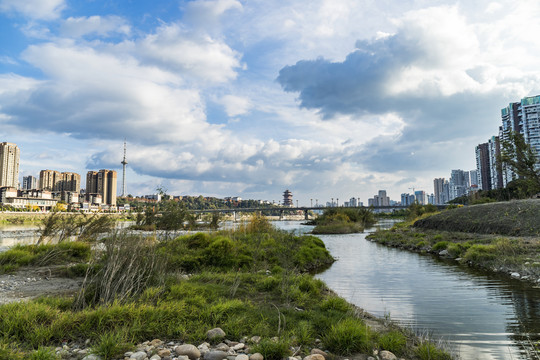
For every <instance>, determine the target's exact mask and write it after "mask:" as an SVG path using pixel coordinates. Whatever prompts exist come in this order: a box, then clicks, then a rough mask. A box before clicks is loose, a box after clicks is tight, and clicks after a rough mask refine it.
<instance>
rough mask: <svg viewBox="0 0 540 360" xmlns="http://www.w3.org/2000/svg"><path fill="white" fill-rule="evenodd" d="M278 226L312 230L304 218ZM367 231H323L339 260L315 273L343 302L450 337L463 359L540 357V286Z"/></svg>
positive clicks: (434, 336) (435, 335)
mask: <svg viewBox="0 0 540 360" xmlns="http://www.w3.org/2000/svg"><path fill="white" fill-rule="evenodd" d="M381 225H382V226H385V225H391V222H383V223H382V224H381ZM278 226H279V227H281V228H283V229H287V230H295V231H296V232H298V233H302V232H306V231H309V230H310V229H311V227H308V226H303V225H300V223H299V222H297V223H293V222H288V223H286V224H281V223H278ZM373 230H374V229H370V230H368V232H369V231H373ZM366 235H367V234H366V233H364V234H348V235H319V237H320V238H321V239H322V240H323V241H324V243H325V244H326V246H327V248H328V250H329V251H330V253H331V254H332V255H333V256H334V257H336V258H337V261H336V262H335V263H334V264H333V265H332V266H331V267H330V268H329V269H328V270H326V271H325V272H323V273H321V274H319V275H317V277H318V278H319V279H321V280H323V281H324V282H325V283H326V284H327V285H328V286H329V287H330V288H331V289H333V290H334V291H335V292H336V293H338V294H339V295H340V296H342V297H343V298H344V299H346V300H347V301H349V302H351V303H353V304H355V305H357V306H359V307H361V308H363V309H365V310H366V311H368V312H370V313H371V314H374V315H377V316H379V317H385V316H386V317H390V319H392V320H394V321H396V322H398V323H399V324H400V325H402V326H404V327H407V328H410V329H413V330H414V331H416V332H417V333H420V334H429V335H430V336H431V337H432V339H434V340H442V341H444V342H445V343H446V344H447V345H448V346H450V347H451V348H453V349H454V351H455V352H456V353H457V354H458V355H459V356H460V358H461V359H464V360H469V359H470V360H473V359H474V360H476V359H479V360H488V359H514V360H516V359H531V358H535V357H534V353H533V351H532V349H531V346H530V345H529V340H531V341H534V340H536V341H538V340H539V339H540V289H538V288H531V286H530V285H526V284H524V283H522V282H520V281H518V280H512V279H508V278H506V277H500V276H496V275H492V274H488V273H486V272H482V271H477V270H474V269H471V268H469V267H467V266H461V265H458V264H456V263H455V262H453V261H441V260H438V259H435V258H433V257H431V256H429V255H420V254H416V253H411V252H407V251H403V250H399V249H394V248H388V247H385V246H382V245H379V244H376V243H372V242H370V241H367V240H365V237H366Z"/></svg>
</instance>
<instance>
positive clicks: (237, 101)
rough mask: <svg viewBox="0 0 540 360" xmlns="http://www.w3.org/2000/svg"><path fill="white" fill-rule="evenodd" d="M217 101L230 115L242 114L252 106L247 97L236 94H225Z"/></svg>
mask: <svg viewBox="0 0 540 360" xmlns="http://www.w3.org/2000/svg"><path fill="white" fill-rule="evenodd" d="M219 103H220V104H222V105H223V106H224V107H225V112H226V113H227V115H228V116H230V117H234V116H238V115H244V114H246V113H248V112H249V110H250V109H251V107H252V104H251V101H250V100H249V99H248V98H245V97H241V96H236V95H225V96H223V97H222V98H221V99H220V100H219Z"/></svg>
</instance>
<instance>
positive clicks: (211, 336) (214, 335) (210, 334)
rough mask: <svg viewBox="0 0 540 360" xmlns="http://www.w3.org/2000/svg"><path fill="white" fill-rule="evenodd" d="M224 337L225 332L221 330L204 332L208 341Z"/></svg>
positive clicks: (215, 329)
mask: <svg viewBox="0 0 540 360" xmlns="http://www.w3.org/2000/svg"><path fill="white" fill-rule="evenodd" d="M225 335H226V334H225V331H223V330H222V329H221V328H214V329H211V330H208V331H207V332H206V337H207V338H208V339H210V340H213V339H216V338H224V337H225Z"/></svg>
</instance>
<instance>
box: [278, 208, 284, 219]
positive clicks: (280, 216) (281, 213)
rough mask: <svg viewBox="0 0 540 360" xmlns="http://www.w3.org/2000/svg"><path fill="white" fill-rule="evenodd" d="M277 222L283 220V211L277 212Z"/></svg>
mask: <svg viewBox="0 0 540 360" xmlns="http://www.w3.org/2000/svg"><path fill="white" fill-rule="evenodd" d="M279 220H283V210H279Z"/></svg>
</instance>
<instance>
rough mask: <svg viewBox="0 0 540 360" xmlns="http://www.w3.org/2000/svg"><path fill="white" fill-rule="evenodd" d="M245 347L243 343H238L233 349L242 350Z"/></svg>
mask: <svg viewBox="0 0 540 360" xmlns="http://www.w3.org/2000/svg"><path fill="white" fill-rule="evenodd" d="M245 347H246V345H245V344H242V343H239V344H236V345H234V346H233V350H235V351H238V350H242V349H243V348H245Z"/></svg>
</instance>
